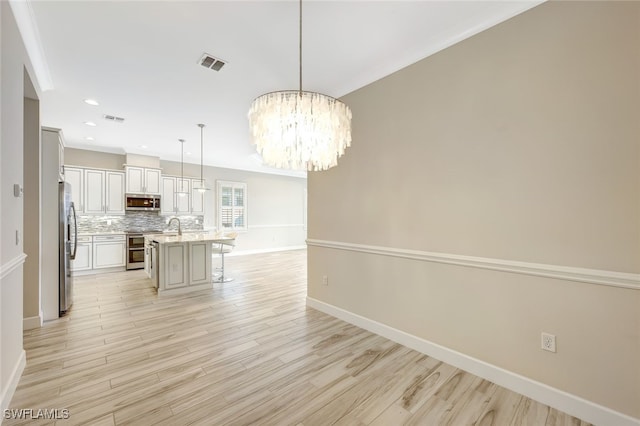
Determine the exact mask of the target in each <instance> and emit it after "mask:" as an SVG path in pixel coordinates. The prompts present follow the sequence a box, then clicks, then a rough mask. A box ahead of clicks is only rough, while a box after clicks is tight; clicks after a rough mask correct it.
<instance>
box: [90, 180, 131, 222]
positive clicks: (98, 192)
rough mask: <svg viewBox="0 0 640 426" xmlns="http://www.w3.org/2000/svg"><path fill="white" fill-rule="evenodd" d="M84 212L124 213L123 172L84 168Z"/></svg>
mask: <svg viewBox="0 0 640 426" xmlns="http://www.w3.org/2000/svg"><path fill="white" fill-rule="evenodd" d="M84 213H85V214H104V215H123V214H124V173H123V172H116V171H107V170H95V169H85V170H84Z"/></svg>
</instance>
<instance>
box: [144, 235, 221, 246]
mask: <svg viewBox="0 0 640 426" xmlns="http://www.w3.org/2000/svg"><path fill="white" fill-rule="evenodd" d="M149 238H151V240H152V241H155V242H157V243H159V244H167V243H190V242H194V241H207V242H211V243H215V242H224V241H228V240H229V238H226V237H221V236H219V235H216V234H213V233H208V232H193V233H183V234H182V235H177V234H173V235H160V234H155V235H150V236H149Z"/></svg>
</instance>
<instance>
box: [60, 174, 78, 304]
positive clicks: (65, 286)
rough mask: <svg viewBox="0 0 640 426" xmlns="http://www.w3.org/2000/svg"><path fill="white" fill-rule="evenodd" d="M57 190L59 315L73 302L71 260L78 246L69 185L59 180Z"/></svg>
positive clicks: (76, 226) (74, 256) (74, 214)
mask: <svg viewBox="0 0 640 426" xmlns="http://www.w3.org/2000/svg"><path fill="white" fill-rule="evenodd" d="M58 190H59V191H58V203H59V228H58V261H59V267H58V276H59V281H58V282H59V286H60V297H59V301H60V316H62V315H64V314H65V313H66V312H67V311H68V310H69V309H70V308H71V305H72V304H73V276H72V274H71V261H72V260H73V259H75V258H76V250H77V248H78V224H77V222H76V209H75V206H74V205H73V201H71V185H70V184H69V183H67V182H60V183H59V187H58Z"/></svg>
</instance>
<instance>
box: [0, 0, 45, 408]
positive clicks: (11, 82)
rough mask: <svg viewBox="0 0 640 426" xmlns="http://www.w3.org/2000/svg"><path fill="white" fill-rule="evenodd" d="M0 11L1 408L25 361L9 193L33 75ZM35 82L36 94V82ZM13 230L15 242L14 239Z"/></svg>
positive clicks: (16, 201)
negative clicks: (27, 81) (28, 89)
mask: <svg viewBox="0 0 640 426" xmlns="http://www.w3.org/2000/svg"><path fill="white" fill-rule="evenodd" d="M0 13H1V16H0V19H1V23H2V25H1V29H0V31H1V32H0V33H1V36H0V37H1V39H0V42H1V43H2V45H1V49H0V55H1V63H2V65H1V71H0V75H1V76H2V78H1V83H0V84H1V86H0V105H1V110H0V114H1V124H2V126H1V131H0V144H1V148H0V152H1V154H2V155H1V156H0V162H1V166H2V167H1V171H0V175H1V182H2V186H1V187H0V200H1V201H0V202H1V204H0V205H1V207H2V210H1V215H2V216H1V217H0V250H1V251H0V265H1V266H0V270H1V273H0V279H1V282H0V303H1V306H0V308H1V309H0V400H1V405H2V407H0V408H2V409H4V408H6V407H7V406H8V404H9V401H10V399H11V397H12V395H13V392H14V390H15V386H17V383H18V381H19V379H20V375H21V374H22V370H23V369H24V365H25V362H26V360H25V353H24V350H23V346H22V318H23V312H22V307H23V262H24V253H23V243H22V236H23V235H24V226H23V201H24V198H18V197H14V196H13V185H14V184H20V185H23V184H24V179H23V149H24V142H23V138H24V135H23V131H24V127H23V124H24V120H23V114H24V97H25V94H26V92H25V81H24V76H25V68H26V71H27V73H28V75H30V76H32V77H31V81H32V82H35V79H34V78H33V75H34V73H33V69H32V67H31V64H30V62H29V59H28V57H27V54H26V51H25V48H24V45H23V43H22V39H21V37H20V33H19V31H18V28H17V26H16V23H15V19H14V17H13V13H12V10H11V7H10V5H9V2H6V1H5V2H0ZM27 86H28V85H27ZM34 86H35V89H36V91H37V95H38V96H39V87H37V85H36V84H34ZM16 232H18V234H19V236H20V240H19V241H16Z"/></svg>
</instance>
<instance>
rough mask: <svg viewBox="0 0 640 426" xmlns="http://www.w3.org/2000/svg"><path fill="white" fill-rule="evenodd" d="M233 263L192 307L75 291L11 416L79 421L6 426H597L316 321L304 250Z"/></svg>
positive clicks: (138, 278)
mask: <svg viewBox="0 0 640 426" xmlns="http://www.w3.org/2000/svg"><path fill="white" fill-rule="evenodd" d="M225 263H226V265H225V266H226V268H227V274H228V275H229V276H232V277H234V278H235V280H234V281H232V282H229V283H224V284H214V285H213V289H212V290H205V291H199V292H197V293H193V294H189V295H179V296H160V297H158V296H157V294H156V291H155V289H153V288H152V287H151V283H150V281H149V280H148V279H146V277H145V275H144V272H142V271H129V272H118V273H109V274H102V275H91V276H84V277H78V278H76V279H75V302H74V307H73V309H72V310H71V311H70V313H69V314H68V315H67V316H66V317H64V318H61V319H59V320H56V321H52V322H49V323H46V324H45V325H44V326H43V327H42V328H40V329H36V330H31V331H28V332H25V334H24V345H25V349H26V351H27V367H26V369H25V371H24V374H23V376H22V378H21V380H20V383H19V385H18V389H17V391H16V393H15V395H14V397H13V400H12V402H11V406H10V408H12V409H32V410H33V411H32V417H36V416H37V414H38V411H37V410H38V409H58V410H62V409H65V410H68V412H67V413H68V415H69V418H68V419H61V420H57V421H56V422H54V421H52V420H50V419H46V418H40V419H37V420H35V421H34V420H32V419H22V420H15V419H9V420H4V424H6V425H14V424H30V425H31V424H58V425H172V426H173V425H191V424H193V425H227V424H228V425H307V426H309V425H311V426H314V425H330V424H335V425H376V426H387V425H569V424H571V425H586V423H584V422H581V421H580V420H578V419H576V418H573V417H570V416H568V415H566V414H564V413H562V412H559V411H557V410H555V409H552V408H549V407H548V406H545V405H543V404H540V403H537V402H535V401H532V400H531V399H528V398H525V397H523V396H521V395H518V394H516V393H513V392H510V391H508V390H506V389H504V388H501V387H500V386H497V385H495V384H493V383H491V382H488V381H486V380H483V379H481V378H479V377H476V376H473V375H471V374H468V373H465V372H464V371H461V370H458V369H456V368H454V367H452V366H450V365H447V364H444V363H442V362H440V361H438V360H436V359H434V358H430V357H428V356H425V355H423V354H420V353H418V352H416V351H413V350H410V349H408V348H406V347H403V346H401V345H399V344H396V343H394V342H392V341H389V340H387V339H385V338H382V337H380V336H377V335H374V334H372V333H370V332H368V331H365V330H362V329H360V328H358V327H355V326H353V325H350V324H347V323H345V322H343V321H340V320H338V319H335V318H333V317H331V316H328V315H325V314H323V313H321V312H319V311H316V310H314V309H311V308H307V307H306V306H305V296H306V251H305V250H297V251H290V252H280V253H271V254H260V255H251V256H236V257H228V258H227V259H225ZM64 413H65V412H62V411H60V412H59V413H58V415H59V416H60V417H62V416H63V415H64ZM41 417H44V416H41Z"/></svg>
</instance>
